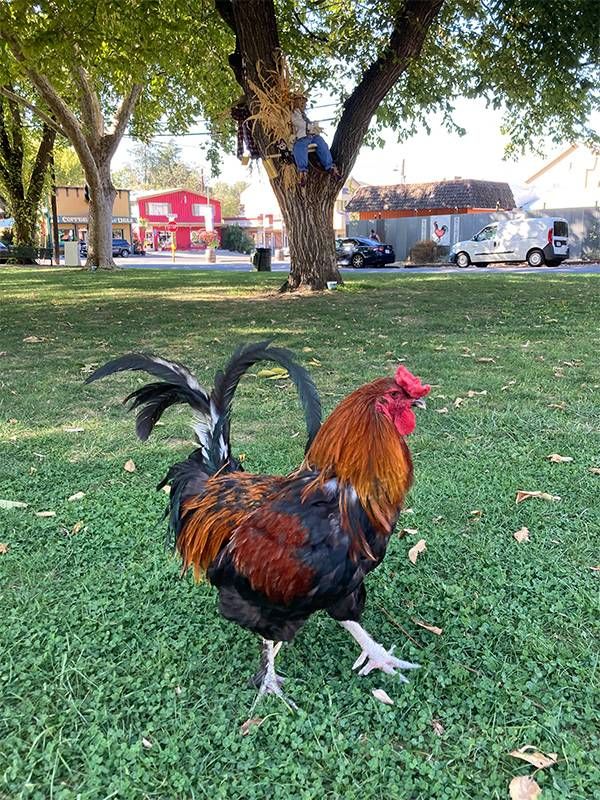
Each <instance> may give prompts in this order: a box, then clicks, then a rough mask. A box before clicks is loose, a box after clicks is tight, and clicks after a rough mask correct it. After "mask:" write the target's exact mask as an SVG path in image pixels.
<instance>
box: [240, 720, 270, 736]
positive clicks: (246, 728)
mask: <svg viewBox="0 0 600 800" xmlns="http://www.w3.org/2000/svg"><path fill="white" fill-rule="evenodd" d="M264 721H265V719H264V717H251V718H250V719H247V720H246V722H244V724H243V725H242V726H241V727H240V733H241V734H242V736H248V734H249V733H250V731H251V729H252V728H260V726H261V725H262V724H263V722H264Z"/></svg>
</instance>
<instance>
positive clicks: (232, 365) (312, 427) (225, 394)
mask: <svg viewBox="0 0 600 800" xmlns="http://www.w3.org/2000/svg"><path fill="white" fill-rule="evenodd" d="M259 361H273V362H274V363H275V364H279V366H281V367H283V368H284V369H286V370H287V372H288V374H289V376H290V378H291V380H292V381H293V383H294V385H295V386H296V389H297V391H298V397H299V399H300V404H301V406H302V410H303V411H304V419H305V421H306V429H307V433H308V441H307V443H306V448H305V451H306V450H308V448H309V447H310V445H311V444H312V441H313V439H314V438H315V436H316V435H317V432H318V430H319V428H320V427H321V400H320V398H319V393H318V391H317V387H316V386H315V384H314V382H313V379H312V378H311V377H310V375H309V373H308V372H307V370H306V369H305V368H304V367H302V366H300V364H298V362H297V361H296V360H295V359H294V355H293V353H292V352H291V351H290V350H286V349H285V348H283V347H272V346H271V341H270V340H269V339H267V340H265V341H262V342H254V343H251V344H244V345H241V347H238V349H237V350H236V351H235V353H234V354H233V355H232V356H231V358H230V360H229V363H228V364H227V366H226V367H225V369H224V370H223V371H220V372H217V374H216V375H215V386H214V389H213V390H212V393H211V408H212V409H213V414H215V416H216V421H215V427H214V434H213V448H214V447H215V446H221V447H222V448H223V449H224V450H225V451H227V452H230V451H231V443H230V438H229V437H230V423H231V407H232V404H233V396H234V394H235V390H236V389H237V387H238V384H239V382H240V379H241V378H242V376H243V375H244V374H245V373H246V372H247V371H248V370H249V369H250V368H251V367H253V366H254V364H256V363H257V362H259ZM211 455H212V459H211V460H214V461H216V460H217V459H218V456H219V453H218V452H213V453H212V454H211Z"/></svg>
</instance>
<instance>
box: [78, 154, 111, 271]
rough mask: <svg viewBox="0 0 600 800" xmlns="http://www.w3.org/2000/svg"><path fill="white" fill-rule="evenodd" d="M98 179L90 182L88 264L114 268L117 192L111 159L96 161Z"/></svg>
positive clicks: (89, 265)
mask: <svg viewBox="0 0 600 800" xmlns="http://www.w3.org/2000/svg"><path fill="white" fill-rule="evenodd" d="M96 165H97V169H98V180H94V181H93V182H92V183H89V187H90V210H89V217H88V256H87V261H86V266H87V267H90V268H91V269H97V268H98V267H101V268H104V269H114V268H115V266H116V264H115V261H114V259H113V254H112V212H113V203H114V201H115V196H116V194H117V192H116V189H115V187H114V186H113V182H112V180H111V177H110V159H108V160H106V159H104V160H103V161H99V162H98V161H97V162H96ZM94 178H95V176H94Z"/></svg>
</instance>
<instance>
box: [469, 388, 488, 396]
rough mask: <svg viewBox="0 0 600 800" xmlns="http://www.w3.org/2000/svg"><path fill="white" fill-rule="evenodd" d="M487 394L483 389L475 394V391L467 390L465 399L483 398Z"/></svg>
mask: <svg viewBox="0 0 600 800" xmlns="http://www.w3.org/2000/svg"><path fill="white" fill-rule="evenodd" d="M486 394H487V390H486V389H484V390H483V391H482V392H476V391H475V389H469V391H468V392H467V397H483V396H484V395H486Z"/></svg>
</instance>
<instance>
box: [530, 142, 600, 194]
mask: <svg viewBox="0 0 600 800" xmlns="http://www.w3.org/2000/svg"><path fill="white" fill-rule="evenodd" d="M526 185H527V190H528V196H529V199H528V201H527V202H526V203H524V204H523V207H524V208H527V209H528V210H529V209H531V210H534V209H544V208H586V207H590V206H591V207H595V206H598V205H600V151H593V150H591V149H590V148H588V147H585V146H584V145H580V144H572V145H570V146H569V147H567V148H566V149H565V150H563V151H562V152H561V153H559V154H558V155H557V156H556V157H555V158H553V159H551V160H550V161H548V162H547V163H546V164H544V165H543V166H542V167H541V168H540V169H539V170H538V171H537V172H535V173H534V174H533V175H531V177H529V178H527V180H526Z"/></svg>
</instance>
